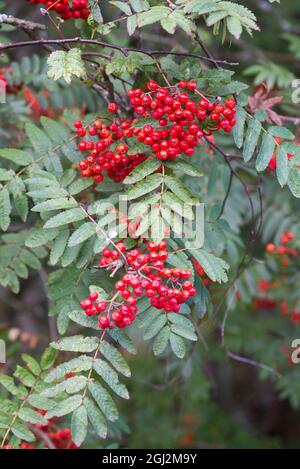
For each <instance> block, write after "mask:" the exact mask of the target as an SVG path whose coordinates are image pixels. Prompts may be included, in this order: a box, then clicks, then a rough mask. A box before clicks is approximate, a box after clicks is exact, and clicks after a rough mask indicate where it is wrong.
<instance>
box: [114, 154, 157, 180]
mask: <svg viewBox="0 0 300 469" xmlns="http://www.w3.org/2000/svg"><path fill="white" fill-rule="evenodd" d="M160 166H161V163H160V162H159V161H158V160H157V159H156V158H148V159H147V160H145V161H143V163H141V164H139V165H138V166H137V167H136V168H134V170H133V171H132V172H131V173H130V175H129V176H127V177H126V178H125V179H124V181H123V182H124V184H135V183H136V182H138V181H141V180H142V179H144V178H145V177H146V176H149V174H152V173H153V172H154V171H156V170H157V169H158V168H160Z"/></svg>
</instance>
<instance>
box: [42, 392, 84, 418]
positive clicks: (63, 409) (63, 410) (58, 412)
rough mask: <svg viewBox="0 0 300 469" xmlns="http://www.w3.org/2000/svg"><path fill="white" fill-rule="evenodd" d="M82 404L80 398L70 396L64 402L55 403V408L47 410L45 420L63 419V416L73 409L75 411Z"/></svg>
mask: <svg viewBox="0 0 300 469" xmlns="http://www.w3.org/2000/svg"><path fill="white" fill-rule="evenodd" d="M81 402H82V396H81V395H80V394H76V395H75V396H70V397H68V398H67V399H65V400H64V401H61V402H59V403H56V404H55V406H54V407H53V408H52V409H50V410H48V412H47V414H46V415H45V417H46V419H48V420H49V419H51V418H53V417H63V416H64V415H67V414H70V413H71V412H73V411H74V410H75V409H77V408H78V407H79V406H80V404H81Z"/></svg>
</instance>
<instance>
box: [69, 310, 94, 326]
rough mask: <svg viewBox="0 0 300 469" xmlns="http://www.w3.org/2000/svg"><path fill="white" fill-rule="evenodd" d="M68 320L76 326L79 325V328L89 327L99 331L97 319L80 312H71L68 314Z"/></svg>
mask: <svg viewBox="0 0 300 469" xmlns="http://www.w3.org/2000/svg"><path fill="white" fill-rule="evenodd" d="M69 318H70V319H72V321H74V322H76V323H77V324H80V326H83V327H90V328H92V329H95V330H96V331H98V330H99V326H98V319H97V318H96V317H94V316H87V315H86V314H85V313H84V312H83V311H82V310H78V311H76V310H74V311H71V312H70V313H69Z"/></svg>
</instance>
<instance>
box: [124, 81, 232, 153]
mask: <svg viewBox="0 0 300 469" xmlns="http://www.w3.org/2000/svg"><path fill="white" fill-rule="evenodd" d="M185 89H186V91H184V90H185ZM146 90H147V92H143V91H142V90H141V89H140V88H138V89H135V90H130V91H128V96H129V98H130V104H131V105H132V106H133V108H134V111H135V113H136V114H138V115H141V116H143V117H151V118H152V119H154V120H157V121H158V123H159V126H160V127H162V128H161V129H156V128H155V129H154V128H153V127H152V126H151V125H145V126H144V127H143V128H142V129H136V130H135V132H134V133H135V135H136V137H137V140H138V141H139V142H143V143H145V144H146V145H148V146H150V147H151V150H152V152H153V153H154V154H155V155H156V158H158V159H159V160H173V159H175V158H176V157H177V156H179V155H180V154H182V153H183V154H184V155H186V156H192V155H193V154H194V148H195V147H196V146H197V145H198V144H199V140H200V139H201V138H202V137H204V136H210V135H211V134H212V133H213V132H215V131H217V130H220V129H222V130H224V131H225V132H230V131H231V129H232V127H233V126H234V125H235V124H236V119H235V113H236V109H235V107H236V102H235V100H234V99H233V98H231V99H228V100H227V101H226V102H225V103H224V104H221V103H220V99H219V98H217V99H216V100H215V101H214V102H211V101H209V100H208V99H207V98H205V97H204V96H202V95H201V94H200V93H199V92H198V91H197V83H196V82H195V81H194V80H191V81H189V82H186V81H184V80H183V81H181V82H179V84H178V86H171V87H168V88H166V87H160V86H159V85H158V83H156V82H155V81H153V80H151V81H149V82H147V83H146ZM188 92H190V93H191V94H192V96H190V95H189V93H188ZM195 95H196V97H198V98H197V99H195ZM199 96H200V97H201V99H200V100H199Z"/></svg>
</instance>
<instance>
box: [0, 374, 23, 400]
mask: <svg viewBox="0 0 300 469" xmlns="http://www.w3.org/2000/svg"><path fill="white" fill-rule="evenodd" d="M0 384H1V385H2V386H4V387H5V389H7V390H8V391H9V392H10V393H11V394H12V395H13V396H16V397H18V398H20V399H21V398H23V397H25V396H26V394H27V389H26V388H25V387H24V386H22V385H20V386H16V385H15V382H14V379H13V378H12V377H11V376H7V375H5V374H3V373H0Z"/></svg>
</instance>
